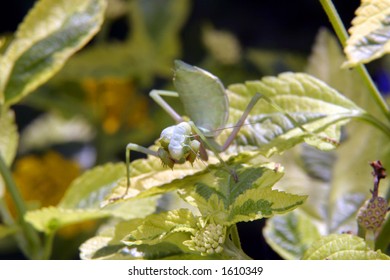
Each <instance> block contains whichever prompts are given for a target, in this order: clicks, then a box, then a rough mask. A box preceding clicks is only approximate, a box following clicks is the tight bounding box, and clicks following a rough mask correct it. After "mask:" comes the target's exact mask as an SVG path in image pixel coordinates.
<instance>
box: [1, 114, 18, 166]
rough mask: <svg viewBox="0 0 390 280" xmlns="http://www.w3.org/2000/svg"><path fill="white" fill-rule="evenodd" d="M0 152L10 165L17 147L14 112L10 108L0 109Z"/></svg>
mask: <svg viewBox="0 0 390 280" xmlns="http://www.w3.org/2000/svg"><path fill="white" fill-rule="evenodd" d="M0 111H1V113H0V131H1V132H2V133H0V153H1V155H2V157H3V158H4V160H5V162H6V164H7V165H8V166H10V165H11V164H12V162H13V160H14V158H15V155H16V151H17V148H18V140H19V134H18V131H17V127H16V124H15V114H14V112H13V111H11V110H8V111H7V110H0Z"/></svg>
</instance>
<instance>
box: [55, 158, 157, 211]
mask: <svg viewBox="0 0 390 280" xmlns="http://www.w3.org/2000/svg"><path fill="white" fill-rule="evenodd" d="M124 175H125V165H124V164H123V163H116V164H112V163H108V164H105V165H102V166H98V167H95V168H93V169H91V170H89V171H86V172H85V173H84V174H83V175H81V176H80V177H79V178H77V179H76V180H74V181H73V182H72V184H71V185H70V186H69V188H68V190H67V192H66V193H65V195H64V197H63V198H62V199H61V201H60V203H59V204H58V206H59V207H61V208H65V209H88V210H90V209H94V210H96V211H98V212H99V211H103V212H107V213H110V214H111V215H112V216H115V217H119V218H123V219H132V218H136V217H144V216H146V215H148V214H150V213H152V212H154V211H155V209H156V202H157V199H158V197H152V198H145V199H140V200H137V201H122V202H121V203H116V204H111V205H108V206H107V207H104V209H102V208H101V204H102V201H103V200H104V197H106V196H107V194H108V193H110V192H111V191H112V189H113V188H114V187H115V186H116V183H117V181H118V180H119V179H122V178H123V176H124Z"/></svg>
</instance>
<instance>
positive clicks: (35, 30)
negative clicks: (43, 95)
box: [0, 0, 106, 105]
mask: <svg viewBox="0 0 390 280" xmlns="http://www.w3.org/2000/svg"><path fill="white" fill-rule="evenodd" d="M105 6H106V2H105V1H104V0H83V1H82V0H40V1H38V2H37V4H36V5H35V6H34V8H33V9H32V10H31V11H30V12H29V14H28V15H27V16H26V18H25V19H24V21H23V22H22V23H21V24H20V25H19V27H18V30H17V32H16V34H15V38H14V40H13V41H12V42H11V43H10V44H9V46H8V48H7V49H6V51H5V52H4V54H3V56H2V57H1V63H2V67H1V70H0V92H2V93H3V95H4V100H0V102H1V103H2V102H5V103H6V104H8V105H11V104H14V103H16V102H17V101H19V100H20V99H21V98H23V97H24V96H26V95H27V94H28V93H30V92H31V91H33V90H34V89H35V88H37V87H38V86H39V85H41V84H42V83H44V82H46V81H47V80H48V79H49V78H50V77H52V76H53V75H54V74H55V73H56V72H57V71H58V70H59V69H61V67H62V66H63V65H64V63H65V61H66V60H67V59H68V58H69V57H70V56H71V55H72V54H73V53H75V52H76V51H77V50H79V49H80V48H82V47H83V46H84V45H85V44H86V43H87V42H88V41H89V40H90V39H91V37H92V36H93V35H94V34H95V33H96V32H97V31H98V30H99V28H100V25H101V23H102V21H103V16H104V11H105Z"/></svg>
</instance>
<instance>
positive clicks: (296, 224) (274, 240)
mask: <svg viewBox="0 0 390 280" xmlns="http://www.w3.org/2000/svg"><path fill="white" fill-rule="evenodd" d="M297 210H298V209H297ZM297 210H296V211H292V212H289V213H288V214H286V215H280V216H275V217H272V219H269V220H267V225H266V227H265V228H264V229H263V234H264V238H265V239H266V241H267V243H268V244H269V245H270V246H271V247H272V249H273V250H274V251H275V252H277V253H278V254H279V255H280V256H282V257H283V258H284V259H288V260H296V259H301V258H302V256H303V253H304V252H305V251H306V250H307V249H308V248H309V247H310V246H311V244H312V243H313V242H314V241H316V240H317V239H319V238H320V237H321V235H320V233H319V231H318V229H317V226H316V225H314V224H313V219H311V218H309V217H307V216H306V214H303V212H302V211H297Z"/></svg>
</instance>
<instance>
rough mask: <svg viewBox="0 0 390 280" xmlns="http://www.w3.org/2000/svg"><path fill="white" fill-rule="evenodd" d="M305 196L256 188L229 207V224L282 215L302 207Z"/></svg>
mask: <svg viewBox="0 0 390 280" xmlns="http://www.w3.org/2000/svg"><path fill="white" fill-rule="evenodd" d="M306 198H307V196H306V195H294V194H289V193H286V192H282V191H278V190H271V188H258V189H253V190H249V191H247V192H245V193H244V194H243V195H241V196H240V197H238V198H237V200H236V201H235V203H234V204H233V205H232V206H231V209H230V213H229V217H228V220H229V223H230V224H235V223H238V222H248V221H253V220H256V219H261V218H269V217H272V216H273V215H276V214H284V213H287V212H289V211H292V210H294V209H295V208H297V207H298V206H300V205H302V204H303V203H304V202H305V200H306Z"/></svg>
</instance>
